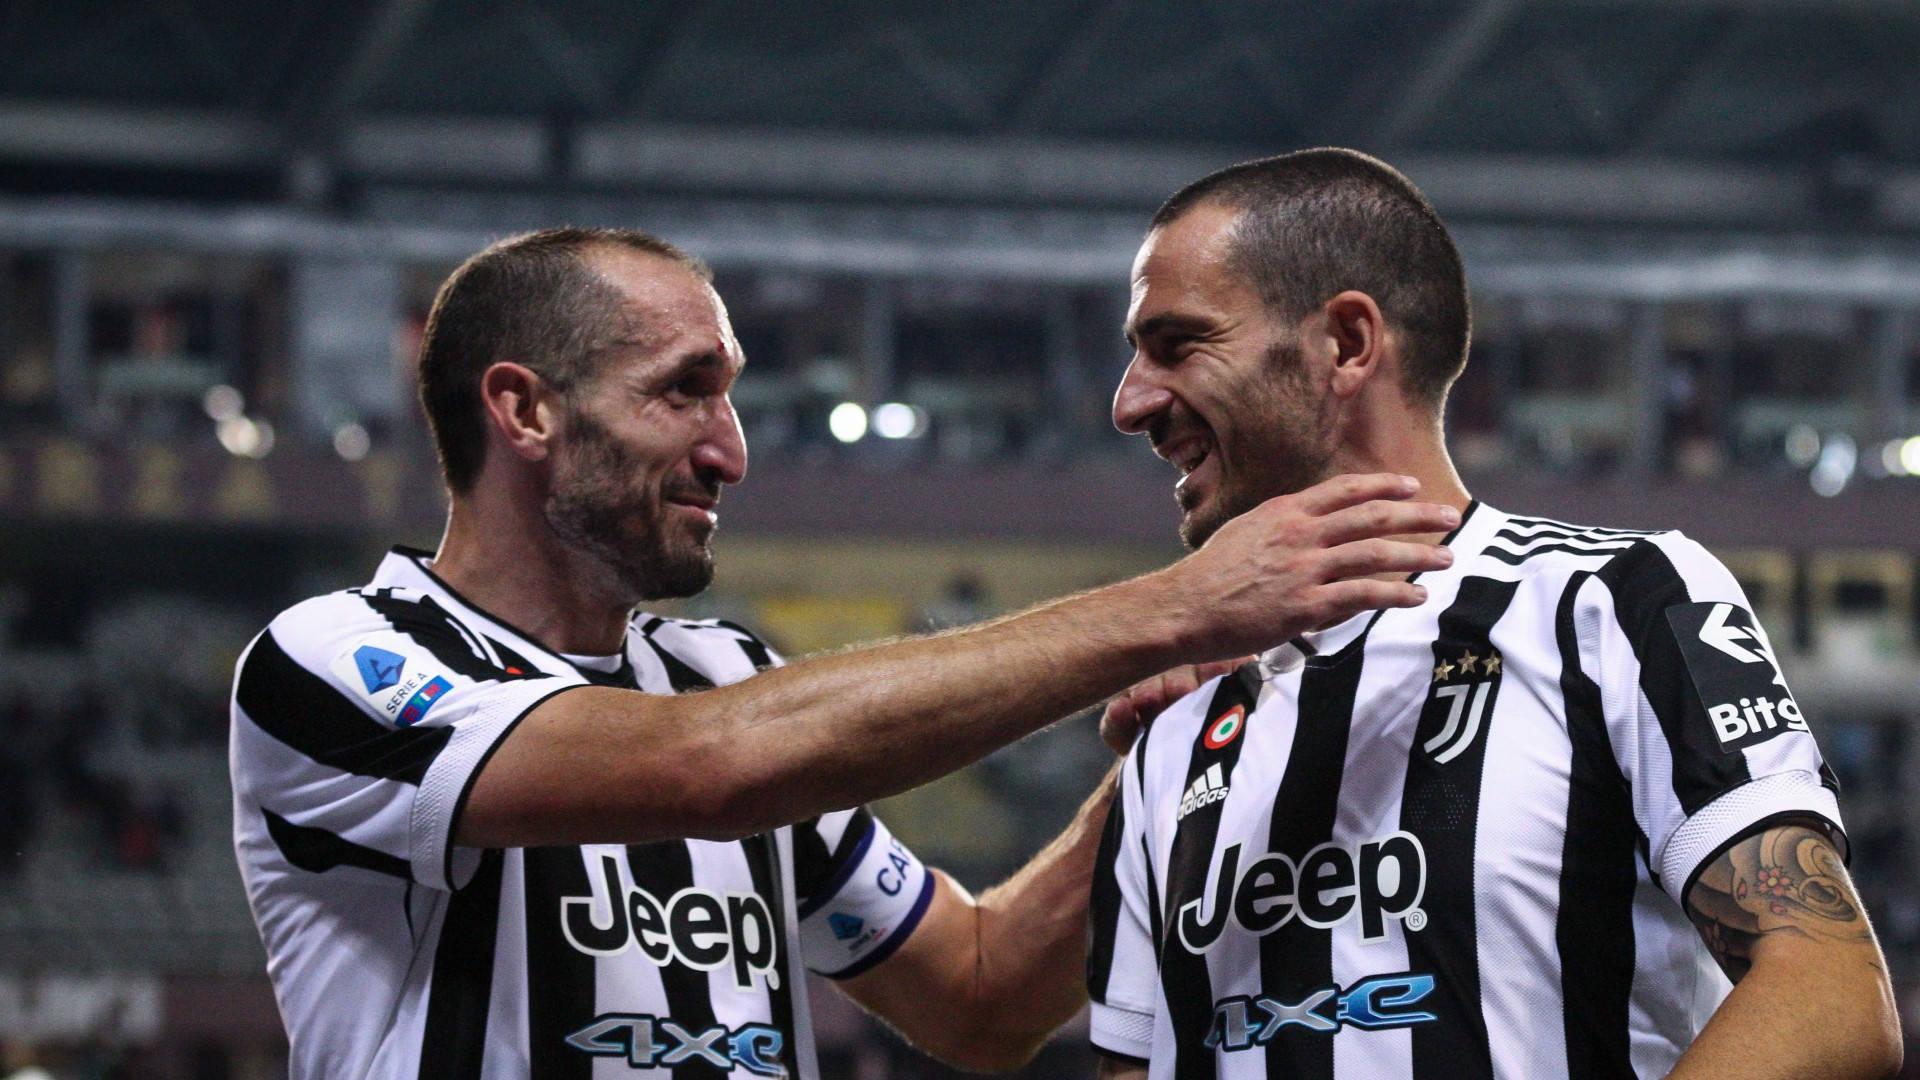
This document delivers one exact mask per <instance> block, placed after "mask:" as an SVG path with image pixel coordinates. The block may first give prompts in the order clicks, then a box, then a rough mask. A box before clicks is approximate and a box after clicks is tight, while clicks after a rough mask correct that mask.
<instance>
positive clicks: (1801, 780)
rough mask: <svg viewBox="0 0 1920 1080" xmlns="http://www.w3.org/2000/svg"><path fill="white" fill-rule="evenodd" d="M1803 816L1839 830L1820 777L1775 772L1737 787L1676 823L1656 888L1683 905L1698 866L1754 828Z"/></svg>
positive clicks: (1834, 803)
mask: <svg viewBox="0 0 1920 1080" xmlns="http://www.w3.org/2000/svg"><path fill="white" fill-rule="evenodd" d="M1795 812H1799V813H1804V814H1808V815H1810V816H1813V817H1818V818H1824V819H1826V820H1827V821H1830V822H1832V823H1833V825H1834V827H1835V828H1839V827H1840V826H1841V822H1840V804H1839V802H1838V800H1836V799H1835V798H1834V797H1833V792H1832V791H1831V790H1829V789H1828V788H1827V787H1826V786H1825V785H1823V784H1821V783H1820V777H1819V776H1817V775H1815V774H1813V773H1811V772H1807V771H1804V770H1794V771H1792V772H1782V773H1775V774H1773V775H1772V776H1763V777H1761V778H1759V779H1758V780H1753V781H1750V782H1748V783H1745V784H1742V785H1740V786H1739V787H1737V788H1734V789H1733V790H1732V791H1729V792H1727V793H1726V794H1724V795H1722V796H1720V797H1719V798H1717V799H1715V800H1714V801H1712V802H1710V803H1708V804H1707V805H1705V806H1703V807H1701V808H1700V809H1699V810H1698V811H1697V812H1695V813H1694V814H1693V816H1691V817H1689V818H1687V820H1685V821H1683V822H1681V823H1680V827H1679V828H1678V829H1675V830H1674V832H1673V836H1672V837H1671V838H1669V839H1668V840H1667V845H1666V847H1665V848H1663V849H1662V850H1661V851H1660V852H1659V853H1658V854H1657V855H1656V856H1655V862H1654V865H1655V868H1656V869H1657V870H1658V871H1659V873H1660V885H1661V887H1662V888H1664V889H1666V890H1667V892H1668V893H1669V894H1671V895H1672V896H1673V898H1674V900H1675V901H1676V902H1678V903H1680V904H1682V905H1684V904H1685V903H1686V902H1687V898H1686V896H1685V895H1683V894H1684V893H1685V892H1686V888H1687V883H1688V882H1690V881H1692V880H1693V875H1694V872H1695V871H1697V870H1699V869H1700V866H1701V864H1702V863H1704V862H1706V861H1707V860H1708V859H1710V858H1712V857H1713V855H1714V853H1715V852H1717V851H1719V850H1720V849H1721V848H1722V847H1724V846H1725V845H1726V844H1727V842H1728V841H1730V840H1732V839H1733V838H1734V837H1736V836H1738V835H1740V833H1741V832H1742V831H1743V830H1745V829H1747V828H1749V827H1751V826H1752V825H1753V824H1754V823H1756V822H1760V821H1764V820H1766V819H1767V818H1770V817H1774V816H1777V815H1780V814H1790V813H1795Z"/></svg>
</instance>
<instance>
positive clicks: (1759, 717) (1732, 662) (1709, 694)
mask: <svg viewBox="0 0 1920 1080" xmlns="http://www.w3.org/2000/svg"><path fill="white" fill-rule="evenodd" d="M1666 615H1667V625H1668V626H1669V627H1671V628H1672V630H1673V636H1674V638H1675V639H1676V640H1677V641H1678V642H1679V645H1680V655H1681V657H1682V658H1684V659H1685V661H1686V665H1687V677H1688V679H1689V681H1691V682H1692V683H1693V690H1694V693H1696V694H1698V695H1699V698H1700V707H1701V708H1702V709H1703V710H1705V712H1706V714H1707V720H1708V721H1709V722H1710V723H1711V724H1712V725H1713V734H1714V737H1715V738H1716V739H1718V740H1719V742H1720V749H1722V750H1724V751H1726V752H1728V753H1732V752H1733V751H1736V750H1744V749H1746V748H1747V747H1749V746H1753V745H1755V744H1757V743H1763V742H1766V741H1767V740H1768V739H1771V738H1773V737H1774V736H1775V735H1779V734H1781V733H1782V732H1786V731H1806V730H1807V720H1806V717H1805V716H1803V715H1802V714H1801V712H1800V705H1799V703H1798V702H1796V701H1794V700H1793V694H1792V693H1791V692H1790V691H1788V689H1787V680H1786V678H1785V676H1783V675H1781V673H1780V662H1779V660H1778V659H1776V658H1775V657H1774V653H1773V643H1772V642H1770V641H1768V640H1767V632H1766V631H1765V630H1763V629H1761V627H1760V623H1759V621H1758V620H1756V619H1755V618H1754V617H1753V614H1752V613H1751V612H1749V611H1747V610H1746V609H1745V608H1743V607H1740V606H1739V605H1738V604H1727V603H1712V602H1708V603H1698V604H1675V605H1673V606H1672V607H1670V608H1668V609H1667V611H1666Z"/></svg>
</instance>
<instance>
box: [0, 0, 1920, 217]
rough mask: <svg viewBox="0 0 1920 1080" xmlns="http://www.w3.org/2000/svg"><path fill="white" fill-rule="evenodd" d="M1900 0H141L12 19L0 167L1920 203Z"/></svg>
mask: <svg viewBox="0 0 1920 1080" xmlns="http://www.w3.org/2000/svg"><path fill="white" fill-rule="evenodd" d="M1917 52H1920V5H1916V4H1914V3H1912V2H1910V0H1525V2H1522V0H1338V2H1335V0H1289V2H1277V3H1276V2H1264V3H1263V2H1253V0H1196V2H1193V3H1168V2H1164V0H984V2H971V3H955V4H949V3H918V4H895V3H888V2H884V0H837V2H832V3H816V4H804V5H803V4H768V3H757V2H753V3H750V2H743V0H680V2H676V3H652V4H636V3H632V2H629V0H557V2H549V0H359V2H340V0H286V2H283V3H272V4H263V3H258V2H254V0H169V2H164V3H153V2H146V0H126V2H116V3H97V4H91V3H90V4H49V3H33V2H30V0H28V2H22V3H18V4H14V5H10V6H9V8H8V10H7V12H6V14H5V15H4V17H0V164H4V165H5V169H4V175H6V176H7V177H9V179H7V180H5V181H0V188H5V189H9V190H11V191H12V192H14V193H16V194H28V193H46V192H59V193H68V192H71V191H74V190H91V191H100V192H109V193H116V194H118V193H132V194H142V193H145V194H168V195H173V194H181V193H186V194H191V195H196V196H212V197H214V198H216V199H219V198H237V199H246V200H258V199H262V198H266V199H270V200H278V199H283V198H288V197H291V198H292V199H293V200H294V201H301V200H305V201H309V202H314V203H319V204H327V203H330V202H333V201H336V200H339V199H340V198H342V193H343V192H345V193H349V194H350V193H352V192H354V191H358V190H363V189H364V188H365V186H367V185H376V186H377V185H391V184H399V185H406V186H412V185H428V186H434V187H441V186H446V187H456V188H475V187H478V188H484V189H488V190H499V189H508V190H513V189H523V188H550V187H552V186H553V185H556V184H558V185H566V186H568V187H569V188H571V189H576V190H584V191H589V192H612V193H619V194H633V193H654V194H698V195H700V196H712V195H734V196H743V197H749V198H761V197H782V198H800V199H810V200H863V201H865V200H882V201H896V202H898V201H905V202H911V203H915V204H924V203H935V204H941V203H962V204H968V205H978V204H988V205H1016V206H1019V205H1042V206H1046V205H1060V206H1073V207H1078V208H1087V207H1095V208H1098V207H1109V208H1116V209H1118V208H1127V209H1136V208H1138V207H1139V206H1141V205H1151V204H1152V202H1153V201H1155V200H1156V199H1158V198H1159V197H1160V196H1162V195H1164V194H1165V193H1166V192H1168V191H1170V190H1172V188H1173V187H1174V186H1177V185H1178V184H1179V183H1180V182H1182V181H1184V180H1186V179H1191V178H1192V177H1193V176H1195V175H1198V173H1199V172H1200V171H1204V169H1206V168H1210V167H1212V166H1215V165H1218V164H1220V163H1222V162H1227V161H1232V160H1237V159H1239V158H1243V157H1246V156H1251V155H1255V154H1260V153H1268V152H1275V151H1279V150H1285V149H1292V148H1297V147H1301V146H1310V145H1320V144H1327V143H1335V144H1345V145H1354V146H1358V147H1360V148H1363V149H1367V150H1371V151H1374V152H1377V153H1380V154H1382V155H1383V156H1387V157H1389V158H1390V159H1391V160H1394V161H1396V162H1398V163H1403V164H1404V165H1405V166H1406V167H1407V168H1408V171H1409V172H1410V173H1412V174H1413V175H1414V176H1415V178H1416V179H1417V180H1420V181H1421V182H1422V183H1423V185H1425V186H1427V187H1428V188H1430V189H1431V190H1432V191H1433V192H1434V194H1435V197H1436V201H1438V202H1440V203H1441V205H1442V208H1443V209H1446V210H1448V211H1449V213H1450V214H1453V215H1455V216H1458V215H1461V214H1465V215H1468V216H1474V217H1480V218H1485V219H1489V220H1506V221H1528V222H1531V221H1566V220H1586V221H1601V222H1623V221H1624V222H1636V223H1644V224H1656V225H1675V224H1677V225H1716V226H1717V225H1728V224H1737V225H1747V226H1757V227H1762V228H1771V227H1803V226H1807V225H1816V224H1817V225H1839V226H1843V227H1847V228H1855V229H1862V230H1866V231H1875V232H1878V231H1885V230H1893V231H1898V232H1907V231H1920V76H1916V75H1915V73H1914V71H1913V69H1912V67H1911V58H1912V57H1913V56H1914V55H1915V54H1916V53H1917Z"/></svg>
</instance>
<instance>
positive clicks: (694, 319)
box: [589, 248, 738, 353]
mask: <svg viewBox="0 0 1920 1080" xmlns="http://www.w3.org/2000/svg"><path fill="white" fill-rule="evenodd" d="M589 258H590V259H592V260H593V262H592V265H593V266H594V269H595V270H596V271H598V272H599V273H600V274H601V275H602V277H604V278H605V279H606V280H607V281H608V283H609V284H611V285H612V286H613V287H614V288H615V289H616V290H618V291H619V293H620V294H621V298H622V302H621V312H622V314H623V315H624V316H625V318H624V319H623V320H622V321H623V322H624V323H625V324H626V325H625V326H624V327H623V328H622V329H623V336H624V337H627V338H629V339H635V340H634V343H635V344H642V343H644V344H648V345H652V346H656V347H657V346H664V345H667V344H669V343H671V342H672V341H674V340H675V339H677V338H681V337H686V336H692V337H696V338H708V339H712V341H713V344H714V347H716V348H717V349H718V351H721V352H726V353H737V352H738V346H737V345H736V344H735V341H734V336H733V328H732V326H731V325H730V324H729V322H728V319H727V309H726V305H725V304H724V303H722V302H721V300H720V294H719V293H718V292H716V291H715V290H714V288H713V286H712V285H711V284H710V283H709V282H708V281H707V280H706V279H705V278H703V277H701V276H700V275H698V274H696V273H694V272H693V271H692V270H689V269H688V268H687V267H685V266H683V265H681V264H680V263H678V262H676V261H674V260H673V259H670V258H667V257H666V256H663V255H656V254H653V253H652V252H646V251H635V250H631V249H605V248H603V249H599V250H597V251H595V252H593V253H592V254H591V255H590V256H589Z"/></svg>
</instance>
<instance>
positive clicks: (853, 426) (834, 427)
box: [827, 401, 867, 443]
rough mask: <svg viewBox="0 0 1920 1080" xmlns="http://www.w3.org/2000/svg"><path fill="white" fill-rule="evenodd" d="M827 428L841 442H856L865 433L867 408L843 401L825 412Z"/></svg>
mask: <svg viewBox="0 0 1920 1080" xmlns="http://www.w3.org/2000/svg"><path fill="white" fill-rule="evenodd" d="M827 430H828V431H831V432H833V437H834V438H836V439H839V440H840V441H841V442H843V443H856V442H859V441H860V440H861V439H862V438H864V437H865V436H866V434H867V410H865V409H863V408H861V407H860V406H858V405H856V404H854V403H853V402H851V401H843V402H841V403H840V404H838V405H835V406H834V407H833V411H832V412H830V413H828V414H827Z"/></svg>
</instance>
